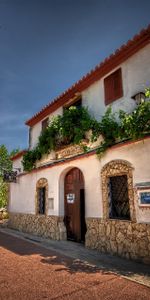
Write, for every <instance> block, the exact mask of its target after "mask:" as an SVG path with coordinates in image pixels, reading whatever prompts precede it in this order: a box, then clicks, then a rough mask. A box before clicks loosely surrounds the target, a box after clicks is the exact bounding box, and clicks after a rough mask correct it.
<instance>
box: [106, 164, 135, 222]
mask: <svg viewBox="0 0 150 300" xmlns="http://www.w3.org/2000/svg"><path fill="white" fill-rule="evenodd" d="M132 170H133V168H132V166H131V165H130V163H128V162H127V161H124V160H114V161H111V162H109V163H108V164H106V165H105V166H104V167H103V168H102V172H101V175H102V199H103V217H104V218H105V219H108V218H109V219H121V220H132V221H135V207H134V193H133V176H132Z"/></svg>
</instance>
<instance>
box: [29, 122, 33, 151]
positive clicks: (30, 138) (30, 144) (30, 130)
mask: <svg viewBox="0 0 150 300" xmlns="http://www.w3.org/2000/svg"><path fill="white" fill-rule="evenodd" d="M31 146H32V127H30V128H29V149H30V148H31Z"/></svg>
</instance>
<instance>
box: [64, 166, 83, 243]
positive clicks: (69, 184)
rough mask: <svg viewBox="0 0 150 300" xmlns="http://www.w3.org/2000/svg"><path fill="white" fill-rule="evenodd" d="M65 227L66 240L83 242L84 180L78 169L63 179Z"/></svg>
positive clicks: (74, 169)
mask: <svg viewBox="0 0 150 300" xmlns="http://www.w3.org/2000/svg"><path fill="white" fill-rule="evenodd" d="M65 225H66V228H67V238H68V239H70V240H74V241H78V242H80V241H84V237H85V230H86V229H85V207H84V179H83V175H82V172H81V171H80V170H79V169H78V168H73V169H72V170H71V171H69V172H68V173H67V175H66V177H65Z"/></svg>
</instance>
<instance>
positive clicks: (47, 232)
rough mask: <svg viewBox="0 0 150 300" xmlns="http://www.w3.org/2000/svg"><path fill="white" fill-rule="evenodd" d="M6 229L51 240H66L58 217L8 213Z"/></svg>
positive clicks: (64, 230)
mask: <svg viewBox="0 0 150 300" xmlns="http://www.w3.org/2000/svg"><path fill="white" fill-rule="evenodd" d="M8 227H10V228H13V229H17V230H19V231H23V232H27V233H32V234H35V235H38V236H43V237H46V238H50V239H53V240H66V228H65V226H64V223H63V218H62V217H58V216H45V215H32V214H21V213H10V214H9V223H8Z"/></svg>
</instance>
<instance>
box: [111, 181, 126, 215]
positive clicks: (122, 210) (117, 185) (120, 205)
mask: <svg viewBox="0 0 150 300" xmlns="http://www.w3.org/2000/svg"><path fill="white" fill-rule="evenodd" d="M109 218H110V219H123V220H130V207H129V197H128V181H127V175H121V176H113V177H109Z"/></svg>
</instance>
